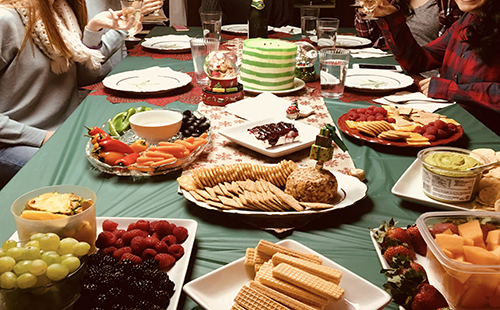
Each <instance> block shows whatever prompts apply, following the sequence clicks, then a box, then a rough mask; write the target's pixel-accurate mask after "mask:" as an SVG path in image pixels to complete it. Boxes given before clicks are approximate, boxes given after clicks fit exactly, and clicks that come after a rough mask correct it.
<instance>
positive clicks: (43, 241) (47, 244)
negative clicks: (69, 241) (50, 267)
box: [38, 233, 61, 251]
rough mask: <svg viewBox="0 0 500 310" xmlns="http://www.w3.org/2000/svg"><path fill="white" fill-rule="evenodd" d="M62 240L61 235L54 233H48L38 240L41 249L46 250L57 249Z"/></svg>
mask: <svg viewBox="0 0 500 310" xmlns="http://www.w3.org/2000/svg"><path fill="white" fill-rule="evenodd" d="M60 241H61V239H60V238H59V236H58V235H56V234H54V233H47V234H45V236H43V237H41V238H40V239H39V240H38V242H40V249H42V250H44V251H57V249H58V248H59V243H60Z"/></svg>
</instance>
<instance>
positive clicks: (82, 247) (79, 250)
mask: <svg viewBox="0 0 500 310" xmlns="http://www.w3.org/2000/svg"><path fill="white" fill-rule="evenodd" d="M89 251H90V244H88V243H87V242H78V243H76V244H75V245H73V253H74V254H75V255H76V256H83V255H87V254H88V253H89Z"/></svg>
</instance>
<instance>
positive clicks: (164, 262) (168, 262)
mask: <svg viewBox="0 0 500 310" xmlns="http://www.w3.org/2000/svg"><path fill="white" fill-rule="evenodd" d="M155 260H156V261H158V267H159V268H160V269H168V268H170V267H172V266H173V265H174V264H175V257H173V256H172V255H170V254H167V253H159V254H156V256H155Z"/></svg>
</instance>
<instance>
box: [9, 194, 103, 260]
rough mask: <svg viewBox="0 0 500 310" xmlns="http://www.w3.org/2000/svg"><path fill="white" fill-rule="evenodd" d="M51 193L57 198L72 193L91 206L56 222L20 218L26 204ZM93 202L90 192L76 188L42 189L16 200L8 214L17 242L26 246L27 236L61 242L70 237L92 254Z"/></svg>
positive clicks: (94, 225) (93, 233)
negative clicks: (49, 237) (47, 236)
mask: <svg viewBox="0 0 500 310" xmlns="http://www.w3.org/2000/svg"><path fill="white" fill-rule="evenodd" d="M54 191H55V192H58V193H61V194H66V193H68V194H70V193H74V194H75V195H78V196H80V197H82V198H84V199H90V200H92V201H93V202H94V203H93V204H92V206H90V207H89V208H87V209H86V210H85V211H83V212H81V213H78V214H75V215H69V216H67V217H64V218H60V219H54V220H31V219H25V218H22V217H21V216H20V215H21V213H22V212H23V211H24V209H25V205H26V203H27V202H28V201H29V200H31V199H33V198H35V197H37V196H39V195H42V194H45V193H52V192H54ZM96 199H97V196H96V194H95V193H94V192H93V191H92V190H91V189H89V188H86V187H83V186H77V185H53V186H46V187H41V188H39V189H35V190H33V191H31V192H28V193H26V194H24V195H22V196H20V197H19V198H17V199H16V201H14V203H13V204H12V206H11V212H12V214H13V215H14V220H15V223H16V229H17V236H18V238H19V241H21V242H26V241H28V240H29V238H30V236H31V235H33V234H35V233H49V232H51V233H55V234H57V235H59V237H60V238H61V239H62V238H65V237H72V238H75V239H76V240H78V241H85V242H87V243H88V244H90V246H91V248H92V249H91V252H93V251H94V249H95V240H96V237H97V227H96V209H95V208H96V207H95V203H96Z"/></svg>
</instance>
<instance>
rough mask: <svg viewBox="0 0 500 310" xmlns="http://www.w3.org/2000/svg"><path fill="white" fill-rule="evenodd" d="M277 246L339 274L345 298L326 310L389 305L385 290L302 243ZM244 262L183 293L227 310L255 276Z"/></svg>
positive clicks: (212, 307)
mask: <svg viewBox="0 0 500 310" xmlns="http://www.w3.org/2000/svg"><path fill="white" fill-rule="evenodd" d="M277 244H280V245H282V246H285V247H287V248H290V249H294V250H297V251H301V252H304V253H310V254H316V255H318V256H319V257H320V258H321V259H322V261H323V265H325V266H328V267H332V268H335V269H338V270H340V271H342V280H341V281H340V284H339V285H340V286H341V287H342V288H343V289H344V290H345V294H344V298H342V299H341V300H339V301H337V302H331V303H329V304H328V305H327V306H326V307H325V310H333V309H335V310H355V309H370V310H377V309H382V308H383V307H385V306H386V305H387V304H388V303H389V302H390V300H391V297H390V296H389V295H388V294H387V293H386V292H385V291H384V290H382V289H380V288H378V287H377V286H375V285H373V284H372V283H370V282H368V281H367V280H365V279H363V278H362V277H360V276H358V275H357V274H355V273H353V272H352V271H350V270H348V269H346V268H344V267H342V266H341V265H339V264H337V263H335V262H333V261H332V260H330V259H328V258H326V257H325V256H323V255H321V254H319V253H317V252H315V251H313V250H311V249H310V248H308V247H306V246H304V245H302V244H301V243H299V242H297V241H294V240H283V241H280V242H278V243H277ZM244 261H245V258H244V257H242V258H240V259H238V260H236V261H234V262H232V263H230V264H228V265H226V266H223V267H221V268H219V269H217V270H214V271H212V272H210V273H208V274H206V275H204V276H202V277H200V278H198V279H196V280H193V281H191V282H189V283H187V284H186V285H184V292H185V293H186V294H187V295H188V296H189V297H191V298H192V299H193V300H194V301H196V302H197V303H198V304H199V305H200V306H202V307H203V308H205V309H207V310H229V309H230V308H231V306H232V305H233V303H234V302H233V298H234V297H235V296H236V295H237V294H238V291H239V290H240V289H241V287H242V286H243V285H245V284H247V283H248V282H250V281H251V280H252V279H253V276H254V273H253V268H251V269H248V267H246V266H245V265H244Z"/></svg>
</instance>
